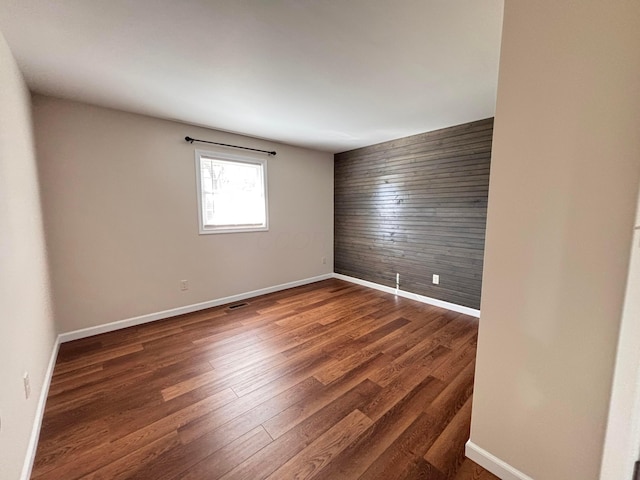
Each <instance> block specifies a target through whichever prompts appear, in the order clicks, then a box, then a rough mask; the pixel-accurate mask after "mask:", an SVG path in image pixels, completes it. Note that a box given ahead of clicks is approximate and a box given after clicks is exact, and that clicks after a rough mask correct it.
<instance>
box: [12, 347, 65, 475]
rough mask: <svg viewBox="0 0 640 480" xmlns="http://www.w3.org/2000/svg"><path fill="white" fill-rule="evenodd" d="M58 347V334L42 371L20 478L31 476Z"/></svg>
mask: <svg viewBox="0 0 640 480" xmlns="http://www.w3.org/2000/svg"><path fill="white" fill-rule="evenodd" d="M59 347H60V336H59V335H58V337H57V338H56V341H55V342H54V344H53V350H52V351H51V357H50V358H49V365H47V370H46V372H45V373H44V379H43V380H42V388H41V389H40V396H39V397H38V405H37V407H36V414H35V417H34V420H33V427H32V428H31V436H30V437H29V444H28V446H27V454H26V456H25V459H24V464H23V466H22V474H21V475H20V479H21V480H29V478H30V477H31V470H32V469H33V462H34V460H35V459H36V450H37V449H38V438H39V437H40V427H42V418H43V416H44V407H45V405H46V403H47V396H48V395H49V386H50V385H51V378H52V377H53V369H54V367H55V366H56V358H57V357H58V348H59Z"/></svg>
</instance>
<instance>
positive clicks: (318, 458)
mask: <svg viewBox="0 0 640 480" xmlns="http://www.w3.org/2000/svg"><path fill="white" fill-rule="evenodd" d="M369 425H371V419H370V418H369V417H367V416H366V415H365V414H364V413H362V412H361V411H360V410H354V411H353V412H351V413H350V414H349V415H347V416H346V417H344V418H343V419H342V420H340V421H339V422H338V423H336V424H335V425H334V426H332V427H331V428H330V429H329V430H327V431H326V432H325V433H323V434H322V435H320V436H319V437H318V438H316V439H315V440H314V441H313V442H312V443H311V444H310V445H309V446H308V447H306V448H305V449H304V450H302V451H301V452H300V453H298V454H297V455H295V456H294V457H293V458H291V459H289V461H287V462H286V463H284V464H283V465H282V466H281V467H280V468H278V469H277V470H276V471H275V472H273V473H272V474H271V475H269V477H267V478H269V479H270V480H279V479H282V478H296V479H300V480H307V479H310V478H313V477H315V476H317V475H318V473H319V472H320V470H322V469H323V468H324V467H325V466H326V465H327V464H328V463H329V462H330V461H331V459H332V458H333V457H335V455H337V454H338V453H340V452H341V451H342V450H344V449H345V448H346V447H347V446H348V445H349V444H350V443H351V442H353V441H354V440H355V439H356V438H357V437H358V435H360V434H361V433H362V432H364V431H365V430H366V429H367V427H368V426H369Z"/></svg>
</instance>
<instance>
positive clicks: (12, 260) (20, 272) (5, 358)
mask: <svg viewBox="0 0 640 480" xmlns="http://www.w3.org/2000/svg"><path fill="white" fill-rule="evenodd" d="M54 341H55V329H54V324H53V316H52V312H51V304H50V292H49V278H48V272H47V258H46V250H45V241H44V233H43V228H42V215H41V211H40V195H39V192H38V175H37V169H36V159H35V153H34V145H33V134H32V127H31V102H30V97H29V91H28V90H27V88H26V85H25V83H24V81H23V79H22V75H21V74H20V71H19V70H18V67H17V66H16V63H15V61H14V59H13V56H12V55H11V52H10V51H9V47H8V46H7V44H6V42H5V40H4V37H3V36H2V35H1V34H0V418H1V422H2V429H1V431H0V478H2V479H7V480H13V479H17V478H19V476H20V471H21V469H22V466H23V463H24V460H25V455H26V454H27V448H28V444H29V437H30V434H31V429H32V426H33V423H34V418H35V415H36V407H37V403H38V397H39V396H40V391H41V388H42V385H43V380H44V377H45V372H46V370H47V365H48V362H49V359H50V357H51V354H52V348H53V345H54ZM24 372H29V375H30V378H31V390H32V391H31V397H30V398H29V399H28V400H26V399H25V396H24V389H23V384H22V375H23V373H24Z"/></svg>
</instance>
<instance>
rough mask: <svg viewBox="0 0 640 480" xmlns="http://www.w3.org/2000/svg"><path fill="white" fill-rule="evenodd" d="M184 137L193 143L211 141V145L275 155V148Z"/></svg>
mask: <svg viewBox="0 0 640 480" xmlns="http://www.w3.org/2000/svg"><path fill="white" fill-rule="evenodd" d="M184 139H185V140H186V141H187V142H189V143H193V142H200V143H211V144H212V145H222V146H223V147H231V148H241V149H242V150H251V151H253V152H262V153H266V154H268V155H273V156H275V154H276V151H275V150H273V151H269V150H260V149H259V148H249V147H241V146H239V145H229V144H228V143H218V142H210V141H208V140H198V139H197V138H191V137H184Z"/></svg>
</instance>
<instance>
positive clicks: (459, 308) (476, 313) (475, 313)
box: [333, 273, 480, 318]
mask: <svg viewBox="0 0 640 480" xmlns="http://www.w3.org/2000/svg"><path fill="white" fill-rule="evenodd" d="M333 277H334V278H337V279H339V280H344V281H346V282H351V283H357V284H358V285H362V286H364V287H369V288H375V289H376V290H380V291H382V292H386V293H391V294H393V295H398V296H399V297H404V298H409V299H411V300H416V301H418V302H422V303H428V304H429V305H433V306H436V307H440V308H446V309H447V310H452V311H454V312H458V313H464V314H465V315H470V316H472V317H476V318H480V310H476V309H474V308H469V307H465V306H463V305H458V304H456V303H449V302H445V301H444V300H438V299H437V298H431V297H426V296H424V295H419V294H417V293H412V292H407V291H405V290H400V289H395V288H392V287H387V286H385V285H380V284H379V283H373V282H369V281H367V280H361V279H359V278H355V277H350V276H348V275H342V274H341V273H334V274H333Z"/></svg>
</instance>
